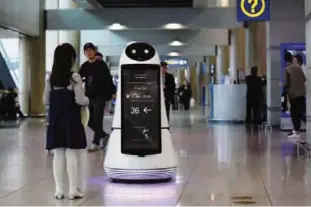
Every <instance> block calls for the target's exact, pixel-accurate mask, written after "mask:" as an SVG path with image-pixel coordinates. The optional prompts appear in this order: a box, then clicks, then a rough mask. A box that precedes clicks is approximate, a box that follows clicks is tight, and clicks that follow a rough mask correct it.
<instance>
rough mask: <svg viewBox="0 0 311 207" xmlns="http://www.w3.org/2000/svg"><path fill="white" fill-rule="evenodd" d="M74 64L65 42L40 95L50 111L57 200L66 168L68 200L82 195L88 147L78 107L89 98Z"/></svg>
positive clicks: (61, 194) (49, 141)
mask: <svg viewBox="0 0 311 207" xmlns="http://www.w3.org/2000/svg"><path fill="white" fill-rule="evenodd" d="M75 61H76V52H75V50H74V48H73V46H72V45H70V44H68V43H65V44H62V45H59V46H57V48H56V49H55V53H54V62H53V68H52V74H51V76H50V78H49V79H48V80H47V82H46V85H45V90H44V96H43V102H44V104H45V105H49V108H50V109H49V116H48V117H49V125H48V129H47V145H46V149H48V150H54V160H53V174H54V180H55V185H56V191H55V197H56V198H57V199H62V198H64V190H65V189H64V183H65V182H64V180H63V179H64V174H65V169H66V166H65V165H67V173H68V178H69V198H70V199H76V198H82V197H83V196H84V195H83V193H82V192H81V191H80V190H79V189H81V187H82V186H79V181H80V182H81V183H82V180H81V179H82V178H81V177H80V176H81V172H82V171H83V168H84V167H83V164H82V161H83V159H84V158H83V156H84V155H85V153H84V152H85V148H86V146H87V143H86V134H85V129H84V127H83V125H82V122H81V106H87V105H88V104H89V99H88V98H87V97H86V96H85V94H84V88H83V86H82V80H81V77H80V75H79V74H78V73H75V72H73V71H72V67H73V66H74V64H75ZM79 166H80V167H81V168H80V169H79ZM79 175H80V176H79ZM81 183H80V184H81Z"/></svg>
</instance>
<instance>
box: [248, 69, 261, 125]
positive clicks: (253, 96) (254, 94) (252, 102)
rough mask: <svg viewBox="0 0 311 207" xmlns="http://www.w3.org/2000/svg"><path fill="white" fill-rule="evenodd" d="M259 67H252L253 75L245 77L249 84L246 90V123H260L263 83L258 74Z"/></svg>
mask: <svg viewBox="0 0 311 207" xmlns="http://www.w3.org/2000/svg"><path fill="white" fill-rule="evenodd" d="M257 73H258V68H257V67H252V68H251V75H249V76H247V77H246V78H245V81H246V85H247V92H246V124H247V125H251V124H254V125H257V124H260V119H259V114H260V101H261V100H262V97H263V84H262V80H261V78H260V77H258V75H257Z"/></svg>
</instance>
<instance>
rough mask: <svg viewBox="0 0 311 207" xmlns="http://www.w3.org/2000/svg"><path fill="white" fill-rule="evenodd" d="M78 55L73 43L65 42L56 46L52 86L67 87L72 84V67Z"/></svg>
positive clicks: (51, 77)
mask: <svg viewBox="0 0 311 207" xmlns="http://www.w3.org/2000/svg"><path fill="white" fill-rule="evenodd" d="M76 57H77V54H76V51H75V49H74V48H73V46H72V45H71V44H69V43H64V44H62V45H59V46H57V47H56V49H55V52H54V61H53V67H52V73H51V76H50V84H51V87H66V86H68V85H69V84H70V79H71V76H72V71H71V69H72V66H73V64H74V61H75V60H76Z"/></svg>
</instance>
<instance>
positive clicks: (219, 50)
mask: <svg viewBox="0 0 311 207" xmlns="http://www.w3.org/2000/svg"><path fill="white" fill-rule="evenodd" d="M223 55H224V54H223V48H222V47H221V46H217V56H216V84H220V83H221V78H222V75H223V70H222V69H223V67H224V66H223V61H222V60H223Z"/></svg>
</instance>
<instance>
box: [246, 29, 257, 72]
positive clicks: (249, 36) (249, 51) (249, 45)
mask: <svg viewBox="0 0 311 207" xmlns="http://www.w3.org/2000/svg"><path fill="white" fill-rule="evenodd" d="M253 38H254V34H253V31H252V30H251V29H250V28H248V29H245V62H246V66H245V72H246V75H249V74H250V68H251V67H253V66H255V57H254V55H255V54H254V48H253V47H255V45H253V42H254V40H253Z"/></svg>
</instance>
